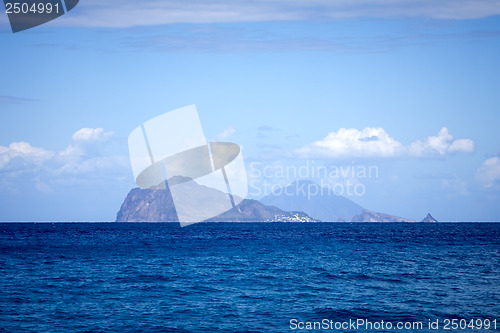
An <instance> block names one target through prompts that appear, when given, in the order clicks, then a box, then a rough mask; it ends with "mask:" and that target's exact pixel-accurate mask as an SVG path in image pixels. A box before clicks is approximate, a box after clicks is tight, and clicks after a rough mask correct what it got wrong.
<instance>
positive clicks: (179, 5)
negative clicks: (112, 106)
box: [56, 0, 500, 28]
mask: <svg viewBox="0 0 500 333" xmlns="http://www.w3.org/2000/svg"><path fill="white" fill-rule="evenodd" d="M498 14H500V1H499V0H440V1H428V0H398V1H395V0H286V1H285V0H255V1H245V0H216V1H210V2H207V1H203V0H193V1H173V0H145V1H131V0H122V1H111V0H87V1H81V2H80V3H79V5H78V6H77V7H76V8H75V9H74V10H73V11H72V12H71V15H66V16H65V17H64V18H63V19H61V20H57V22H56V24H58V25H71V26H82V27H113V28H124V27H134V26H151V25H161V24H173V23H237V22H269V21H325V20H338V19H354V18H363V17H370V18H412V17H421V18H431V19H453V20H460V19H476V18H483V17H488V16H493V15H498Z"/></svg>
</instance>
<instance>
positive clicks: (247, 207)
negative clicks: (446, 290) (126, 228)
mask: <svg viewBox="0 0 500 333" xmlns="http://www.w3.org/2000/svg"><path fill="white" fill-rule="evenodd" d="M194 184H196V183H194ZM195 186H197V188H196V192H195V193H196V195H198V197H195V198H193V200H198V202H199V206H200V207H202V206H203V205H208V204H217V200H219V199H218V198H222V197H223V196H224V195H226V194H223V192H220V191H218V190H214V189H211V188H207V187H205V186H201V185H198V184H196V185H195ZM311 186H319V185H317V184H316V183H314V182H311V181H309V180H297V181H295V182H293V183H292V184H290V185H288V186H287V187H286V188H284V190H283V191H279V192H276V193H272V194H270V195H268V196H266V197H264V198H262V199H261V200H260V201H258V200H253V199H245V200H243V201H241V202H240V204H238V205H237V206H235V207H233V208H232V209H230V210H228V211H226V212H224V213H222V214H220V215H218V216H215V217H212V218H210V219H208V220H205V221H204V222H416V221H415V220H412V219H406V218H402V217H397V216H393V215H389V214H384V213H376V212H373V211H370V210H367V209H364V208H363V207H361V206H359V205H358V204H356V203H354V202H353V201H351V200H349V199H348V198H346V197H343V196H340V195H334V194H333V195H332V194H331V193H330V194H323V193H322V192H320V191H316V193H320V194H318V195H314V196H310V195H308V194H307V193H305V192H304V191H302V190H301V189H303V188H304V187H309V188H310V187H311ZM196 195H195V196H196ZM207 198H209V200H210V202H204V201H207ZM194 214H195V213H194ZM178 221H179V220H178V218H177V213H176V211H175V205H174V202H173V200H172V196H171V194H170V191H169V189H168V188H166V189H165V188H163V189H162V188H153V189H140V188H134V189H132V190H130V192H129V193H128V195H127V197H126V198H125V200H124V201H123V203H122V205H121V207H120V210H119V211H118V213H117V216H116V222H178ZM421 222H437V221H436V220H435V219H434V218H433V217H432V216H431V215H430V214H427V216H426V217H425V218H424V219H422V220H421Z"/></svg>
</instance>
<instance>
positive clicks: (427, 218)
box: [421, 213, 437, 223]
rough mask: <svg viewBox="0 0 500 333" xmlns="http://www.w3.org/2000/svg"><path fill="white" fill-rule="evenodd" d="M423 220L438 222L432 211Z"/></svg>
mask: <svg viewBox="0 0 500 333" xmlns="http://www.w3.org/2000/svg"><path fill="white" fill-rule="evenodd" d="M421 222H430V223H435V222H437V220H436V219H435V218H433V217H432V215H431V214H430V213H428V214H427V216H426V217H424V219H423V220H422V221H421Z"/></svg>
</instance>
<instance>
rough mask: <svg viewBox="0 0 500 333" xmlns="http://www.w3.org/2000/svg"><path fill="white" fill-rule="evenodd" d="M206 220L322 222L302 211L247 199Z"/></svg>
mask: <svg viewBox="0 0 500 333" xmlns="http://www.w3.org/2000/svg"><path fill="white" fill-rule="evenodd" d="M206 222H320V221H318V220H315V219H312V218H311V217H309V216H308V215H307V214H305V213H302V212H285V211H283V210H281V209H279V208H277V207H274V206H266V205H263V204H262V203H260V202H258V201H257V200H251V199H245V200H243V201H242V202H241V203H240V204H239V205H237V206H236V207H234V208H232V209H230V210H228V211H227V212H224V213H222V214H220V215H219V216H216V217H213V218H211V219H208V220H206Z"/></svg>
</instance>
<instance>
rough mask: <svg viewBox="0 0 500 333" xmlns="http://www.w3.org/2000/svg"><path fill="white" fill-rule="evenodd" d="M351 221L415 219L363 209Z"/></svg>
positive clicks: (401, 220)
mask: <svg viewBox="0 0 500 333" xmlns="http://www.w3.org/2000/svg"><path fill="white" fill-rule="evenodd" d="M351 222H415V220H411V219H405V218H402V217H398V216H393V215H389V214H382V213H375V212H372V211H371V210H368V209H365V210H363V211H362V212H361V214H358V215H356V216H354V217H353V218H352V220H351Z"/></svg>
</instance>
